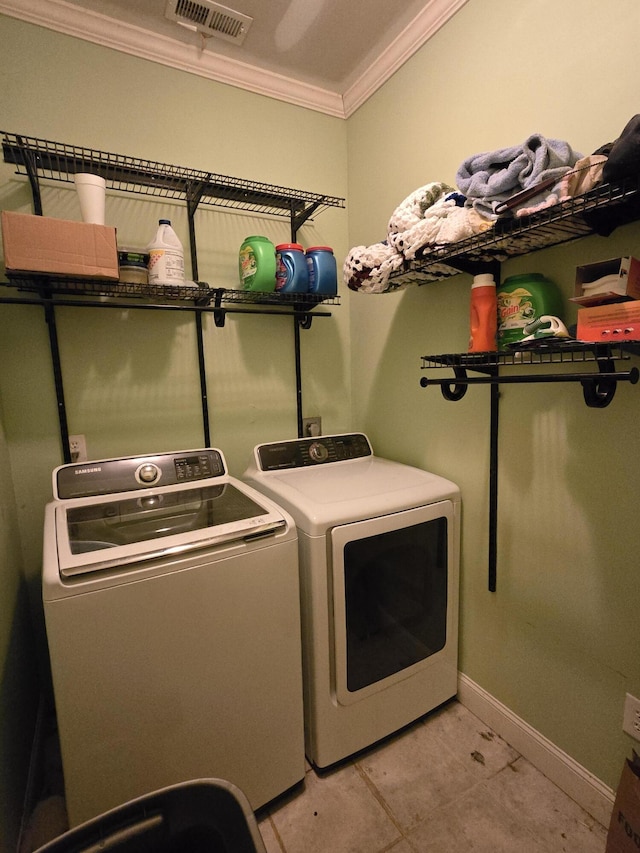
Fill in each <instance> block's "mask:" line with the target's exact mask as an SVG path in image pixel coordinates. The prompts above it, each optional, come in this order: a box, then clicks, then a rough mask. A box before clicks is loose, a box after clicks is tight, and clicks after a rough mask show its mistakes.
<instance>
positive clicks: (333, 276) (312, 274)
mask: <svg viewBox="0 0 640 853" xmlns="http://www.w3.org/2000/svg"><path fill="white" fill-rule="evenodd" d="M306 258H307V267H308V269H309V291H310V293H325V294H327V296H335V295H336V293H337V292H338V272H337V267H336V259H335V256H334V254H333V249H332V248H331V247H330V246H309V248H308V249H307V252H306Z"/></svg>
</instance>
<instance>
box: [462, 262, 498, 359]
mask: <svg viewBox="0 0 640 853" xmlns="http://www.w3.org/2000/svg"><path fill="white" fill-rule="evenodd" d="M470 326H471V334H470V337H469V352H494V351H495V350H496V348H497V346H496V334H497V331H498V300H497V297H496V283H495V281H494V280H493V276H492V275H491V274H489V273H483V274H482V275H476V276H474V279H473V284H472V285H471V319H470Z"/></svg>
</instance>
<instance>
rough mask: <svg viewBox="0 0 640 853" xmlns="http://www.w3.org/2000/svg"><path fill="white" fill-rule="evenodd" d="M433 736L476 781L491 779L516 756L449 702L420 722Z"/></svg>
mask: <svg viewBox="0 0 640 853" xmlns="http://www.w3.org/2000/svg"><path fill="white" fill-rule="evenodd" d="M423 725H424V726H425V727H426V728H428V729H429V731H430V732H431V733H432V734H434V735H436V736H437V737H438V738H439V739H440V740H441V741H442V743H444V744H445V745H446V746H447V747H448V748H449V749H450V750H451V751H452V752H453V753H454V755H456V756H457V758H458V759H459V760H460V761H461V762H462V763H463V764H464V765H465V766H466V767H469V766H470V762H472V765H471V766H472V772H474V773H475V774H476V775H477V777H478V778H487V777H489V776H493V774H494V773H497V772H498V771H499V770H502V768H503V767H506V766H507V765H508V764H511V762H513V761H515V760H516V758H518V755H519V753H517V752H516V750H515V749H513V748H512V747H510V746H509V744H508V743H507V742H506V741H504V740H502V738H501V737H500V736H499V735H497V734H496V733H495V732H493V731H492V730H491V729H490V728H489V727H488V726H486V725H485V724H484V723H483V722H482V721H481V720H479V719H478V718H477V717H476V716H475V714H472V713H471V711H468V710H467V709H466V708H465V707H464V706H463V705H461V704H460V703H459V702H455V701H454V702H450V703H449V704H447V705H445V706H444V707H443V708H440V709H439V710H437V711H435V712H434V713H433V714H430V715H429V716H428V717H426V718H425V719H424V722H423Z"/></svg>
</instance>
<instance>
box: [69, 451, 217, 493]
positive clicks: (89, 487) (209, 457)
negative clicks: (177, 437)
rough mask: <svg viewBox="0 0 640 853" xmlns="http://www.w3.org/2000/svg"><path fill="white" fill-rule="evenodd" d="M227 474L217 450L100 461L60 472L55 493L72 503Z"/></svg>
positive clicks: (85, 463)
mask: <svg viewBox="0 0 640 853" xmlns="http://www.w3.org/2000/svg"><path fill="white" fill-rule="evenodd" d="M224 474H226V465H225V461H224V457H223V455H222V453H221V452H220V451H219V450H215V449H213V448H204V449H203V450H186V451H182V452H179V453H159V454H155V455H153V456H131V457H128V458H126V459H99V460H97V461H95V462H82V463H80V464H73V465H61V466H60V467H58V468H56V469H55V471H54V472H53V493H54V496H55V497H56V498H58V499H60V500H69V499H71V498H84V497H90V496H94V495H111V494H115V493H117V492H131V491H136V490H139V489H149V488H154V487H156V486H173V485H177V484H178V483H189V482H192V481H194V482H195V481H198V480H209V479H211V478H212V477H222V476H223V475H224Z"/></svg>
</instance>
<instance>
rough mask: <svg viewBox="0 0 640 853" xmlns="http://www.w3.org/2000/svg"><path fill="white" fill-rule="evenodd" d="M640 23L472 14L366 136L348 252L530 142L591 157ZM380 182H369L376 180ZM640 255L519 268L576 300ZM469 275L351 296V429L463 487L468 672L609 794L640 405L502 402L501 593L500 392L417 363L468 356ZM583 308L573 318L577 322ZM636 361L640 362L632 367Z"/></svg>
mask: <svg viewBox="0 0 640 853" xmlns="http://www.w3.org/2000/svg"><path fill="white" fill-rule="evenodd" d="M639 26H640V8H639V7H638V4H637V3H636V2H635V0H621V2H619V3H617V4H616V8H615V13H612V12H611V10H610V9H606V10H605V9H604V8H603V7H602V6H601V5H600V4H598V3H596V2H587V1H586V0H567V2H564V3H555V2H552V0H538V2H535V3H534V2H520V3H513V2H511V0H491V2H486V0H470V2H469V3H467V4H466V5H465V6H464V7H463V8H462V10H461V11H460V12H458V14H457V15H456V16H455V17H454V18H453V19H452V20H451V21H450V22H448V23H447V25H446V26H445V27H444V28H443V29H442V30H440V31H439V32H438V34H437V35H436V36H435V37H434V38H433V39H432V40H431V41H429V42H428V44H427V45H426V46H425V47H424V48H423V49H422V50H421V51H420V52H419V53H418V54H417V55H416V56H414V57H413V58H412V59H411V60H410V61H409V62H407V63H406V64H405V65H404V66H403V67H402V68H401V69H400V70H399V71H398V72H397V73H396V74H395V75H394V77H393V78H392V79H391V80H390V81H389V82H388V83H387V84H386V85H385V86H384V87H383V88H382V89H381V90H380V91H379V92H378V93H377V94H376V95H375V96H374V97H373V98H371V99H370V100H369V101H368V102H367V103H366V104H365V105H364V106H363V107H361V108H360V109H359V110H358V111H357V112H356V113H355V114H354V116H352V117H351V118H350V119H349V122H348V124H349V210H350V214H349V228H350V234H349V237H350V244H351V245H361V244H365V245H369V244H371V243H374V242H376V241H377V240H380V239H382V238H383V237H384V236H385V233H386V224H387V220H388V219H389V216H390V214H391V213H392V212H393V210H394V209H395V207H396V206H397V205H398V204H399V203H400V202H401V201H402V200H403V199H404V198H405V197H406V196H407V195H408V194H409V193H410V192H411V191H412V190H414V189H416V188H417V187H420V186H422V185H423V184H426V183H428V182H430V181H440V180H441V181H446V182H449V183H452V184H453V183H455V176H456V172H457V169H458V167H459V166H460V164H461V163H462V162H463V160H464V159H465V158H466V157H468V156H469V155H471V154H474V153H478V152H481V151H493V150H496V149H498V148H502V147H506V146H511V145H518V144H521V143H522V142H523V141H524V140H525V139H526V138H527V137H528V136H529V135H530V134H531V133H536V132H537V133H542V134H543V135H545V136H547V137H550V138H554V137H555V138H558V139H565V140H567V141H569V142H570V143H571V144H572V145H573V146H574V148H575V149H576V150H578V151H581V152H582V153H585V154H588V153H591V152H592V151H594V150H595V149H596V148H597V147H598V146H600V145H602V144H603V143H605V142H608V141H611V140H612V139H614V138H615V137H616V136H617V135H618V134H619V133H620V131H621V130H622V128H623V127H624V125H625V124H626V122H627V120H628V119H629V118H630V117H631V116H632V115H634V114H635V113H636V112H637V111H638V99H637V81H638V79H639V76H640V55H639V54H638V51H637V49H636V45H635V34H636V33H637V32H638V29H639ZM372 175H375V179H374V180H372V179H371V176H372ZM626 254H633V255H636V256H639V255H640V226H638V225H630V226H626V227H624V228H621V229H619V230H618V231H617V232H616V233H615V234H614V235H613V236H612V237H610V238H608V239H604V238H599V237H594V238H588V239H586V240H581V241H578V242H576V243H573V244H571V245H570V246H566V247H559V248H554V249H550V250H546V251H544V252H539V253H536V254H535V255H530V256H528V257H524V258H520V259H517V260H513V261H511V262H509V263H505V264H504V265H503V269H502V275H503V277H506V276H507V275H511V274H515V273H519V272H541V273H544V274H546V275H547V276H548V277H549V278H551V279H553V280H554V281H556V282H557V284H558V285H559V286H560V287H561V289H562V291H563V293H564V295H565V296H569V295H571V294H572V289H573V282H574V277H575V267H576V265H578V264H583V263H589V262H592V261H596V260H604V259H606V258H610V257H615V256H617V255H626ZM470 284H471V278H470V276H468V275H459V276H456V277H454V278H452V279H449V280H447V281H445V282H441V283H437V284H431V285H426V286H422V287H416V286H414V287H412V288H408V289H406V290H404V291H402V292H400V293H396V294H383V295H378V296H368V295H361V294H357V293H354V294H352V295H351V297H350V306H351V340H352V356H353V382H352V387H353V405H354V423H356V424H357V425H358V426H359V427H360V428H362V429H364V430H366V431H367V432H368V433H369V435H370V437H371V438H372V440H373V442H374V446H376V447H377V450H378V452H379V453H380V454H382V455H388V456H390V457H392V458H398V459H401V460H403V461H406V462H410V463H413V464H416V465H419V466H421V467H424V468H427V469H430V470H433V471H436V472H438V473H441V474H443V475H445V476H447V477H450V478H451V479H453V480H454V481H456V482H458V483H459V484H460V486H461V489H462V496H463V543H462V544H463V548H462V581H461V583H462V585H461V659H460V666H461V670H462V671H463V672H464V673H466V674H467V675H468V676H469V677H470V678H471V679H473V680H474V681H476V682H477V683H478V684H480V685H481V686H482V687H483V688H484V689H485V690H487V691H488V692H489V693H491V694H492V695H494V696H495V697H497V699H499V700H500V701H501V702H504V704H505V705H507V706H508V707H509V708H511V709H512V710H513V711H514V712H515V713H516V714H518V715H519V716H521V717H522V718H523V719H524V720H526V721H527V722H528V723H529V724H530V725H532V726H533V727H534V728H536V729H538V730H539V731H540V732H542V733H543V734H544V735H546V736H547V737H548V738H549V739H550V740H552V741H553V742H554V743H555V744H557V745H558V746H559V747H560V748H562V749H563V750H566V752H568V753H569V754H570V755H571V756H573V758H574V759H576V760H577V761H578V762H580V763H581V764H582V765H584V766H585V767H586V768H588V769H589V770H590V771H591V772H593V773H594V774H595V775H596V776H598V777H599V778H600V779H602V780H603V781H605V782H606V783H607V784H609V785H610V786H612V787H615V785H617V782H618V779H619V774H620V771H621V767H622V762H623V759H624V757H625V756H627V755H628V754H630V748H631V745H632V741H631V740H630V739H629V738H627V736H626V735H624V734H623V732H622V730H621V726H622V709H623V702H624V695H625V692H627V691H628V692H630V693H633V694H634V695H636V696H638V695H640V655H639V654H638V649H639V648H640V620H638V615H637V614H638V611H639V610H640V587H639V585H638V580H637V574H638V546H639V544H640V537H639V534H638V523H637V518H636V499H637V494H638V482H639V479H640V460H639V458H638V454H637V453H636V452H635V442H636V440H637V437H638V426H637V424H638V412H639V411H640V410H639V406H640V396H639V395H638V388H637V386H636V387H632V386H630V385H629V384H624V383H623V384H620V385H619V387H618V390H617V393H616V398H615V400H614V401H613V403H612V404H611V406H610V407H609V408H607V409H604V410H593V409H588V408H587V407H586V406H585V405H584V403H583V401H582V392H581V388H580V386H579V385H573V384H557V385H527V386H524V385H521V386H517V385H508V386H502V391H501V401H500V438H499V463H500V468H499V529H498V537H499V539H498V554H499V556H498V589H497V592H496V593H494V594H492V593H489V592H488V591H487V582H486V576H487V547H488V544H487V519H488V514H487V495H488V473H489V453H488V448H489V433H488V424H489V392H488V389H487V388H483V387H476V388H470V389H469V391H468V393H467V395H466V396H465V397H464V399H463V400H462V401H460V402H458V403H452V402H447V401H445V400H444V399H443V398H442V396H441V394H440V392H439V390H438V389H437V388H430V389H427V390H424V389H421V388H420V386H419V380H420V376H421V371H420V364H421V362H420V356H422V355H426V354H430V353H446V352H460V351H465V350H466V347H467V342H468V323H469V320H468V316H469V287H470ZM575 316H576V315H575V307H574V306H572V305H568V306H567V319H568V322H575ZM635 361H636V363H637V360H635Z"/></svg>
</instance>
